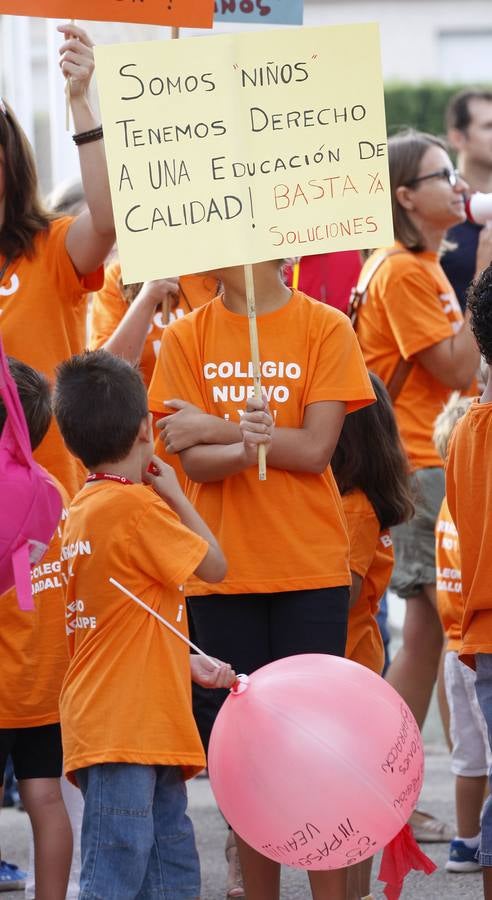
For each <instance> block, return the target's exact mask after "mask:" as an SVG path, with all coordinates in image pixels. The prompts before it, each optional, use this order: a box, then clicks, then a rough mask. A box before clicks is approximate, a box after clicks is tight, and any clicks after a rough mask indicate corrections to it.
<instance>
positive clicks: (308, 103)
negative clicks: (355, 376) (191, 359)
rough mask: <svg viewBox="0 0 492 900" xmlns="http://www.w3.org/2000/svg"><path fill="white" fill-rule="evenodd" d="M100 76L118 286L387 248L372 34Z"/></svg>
mask: <svg viewBox="0 0 492 900" xmlns="http://www.w3.org/2000/svg"><path fill="white" fill-rule="evenodd" d="M96 66H97V71H98V86H99V94H100V99H101V109H102V115H103V121H104V131H105V138H106V152H107V158H108V166H109V171H110V181H111V187H112V197H113V205H114V210H115V218H116V222H117V234H118V249H119V254H120V259H121V266H122V273H123V279H124V281H125V282H134V281H142V280H148V279H154V278H160V277H164V276H166V275H170V274H173V273H174V272H176V271H179V272H180V273H181V274H187V273H188V272H198V271H204V270H207V269H215V268H217V267H219V266H233V265H243V264H245V263H255V262H258V261H260V260H266V259H278V258H281V257H284V256H292V255H301V254H302V255H306V254H312V253H321V252H326V251H334V250H346V249H359V248H361V247H364V248H368V247H377V246H385V245H387V244H389V243H391V242H392V239H393V230H392V218H391V204H390V199H389V190H388V188H389V178H388V166H387V159H386V150H385V140H386V125H385V117H384V98H383V87H382V78H381V71H380V60H379V40H378V33H377V26H375V25H351V26H336V27H323V28H303V29H285V30H283V31H270V30H268V31H263V32H261V31H260V32H255V33H254V34H235V35H221V36H215V37H213V38H200V39H199V40H197V39H196V38H191V39H187V40H184V41H179V43H177V42H174V41H173V42H169V41H166V43H165V44H164V43H159V42H157V41H156V42H152V43H148V42H147V43H141V44H127V45H122V44H119V45H114V46H104V47H102V46H101V47H98V48H96ZM370 147H372V148H373V150H371V151H370V152H369V149H370ZM378 148H379V149H378Z"/></svg>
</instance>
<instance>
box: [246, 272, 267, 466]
mask: <svg viewBox="0 0 492 900" xmlns="http://www.w3.org/2000/svg"><path fill="white" fill-rule="evenodd" d="M244 280H245V282H246V306H247V310H248V324H249V343H250V347H251V361H252V363H253V384H254V389H255V397H257V398H258V399H260V400H261V371H260V350H259V346H258V329H257V327H256V301H255V283H254V279H253V267H252V266H251V264H248V265H245V266H244ZM258 478H259V479H260V481H266V450H265V445H264V444H259V446H258Z"/></svg>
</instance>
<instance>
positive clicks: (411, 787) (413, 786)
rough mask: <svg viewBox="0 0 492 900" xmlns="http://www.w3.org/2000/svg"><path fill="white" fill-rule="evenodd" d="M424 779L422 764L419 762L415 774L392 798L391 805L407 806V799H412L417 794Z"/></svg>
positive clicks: (398, 807) (396, 807)
mask: <svg viewBox="0 0 492 900" xmlns="http://www.w3.org/2000/svg"><path fill="white" fill-rule="evenodd" d="M423 780H424V764H423V763H421V764H420V766H419V770H418V772H417V774H416V775H415V776H414V777H413V778H412V780H411V781H410V782H409V783H408V784H407V785H406V787H404V788H403V790H402V791H400V793H399V794H398V796H397V797H395V799H394V800H393V807H394V808H395V809H401V808H402V807H403V806H407V804H408V803H409V801H411V800H412V798H413V797H415V796H417V797H418V796H419V794H420V791H421V788H422V783H423Z"/></svg>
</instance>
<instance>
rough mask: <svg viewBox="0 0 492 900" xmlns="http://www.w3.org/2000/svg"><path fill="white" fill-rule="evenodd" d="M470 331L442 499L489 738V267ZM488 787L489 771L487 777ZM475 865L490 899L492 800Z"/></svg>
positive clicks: (466, 650)
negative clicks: (473, 367) (468, 390)
mask: <svg viewBox="0 0 492 900" xmlns="http://www.w3.org/2000/svg"><path fill="white" fill-rule="evenodd" d="M468 310H469V314H470V318H471V327H472V330H473V333H474V335H475V338H476V340H477V344H478V346H479V348H480V352H481V354H482V356H483V358H484V360H485V362H486V363H487V367H488V372H489V377H488V381H487V385H486V387H485V390H484V392H483V394H482V396H481V397H480V399H479V400H474V401H473V402H472V404H471V406H470V408H469V409H468V411H467V413H466V414H465V415H464V416H463V418H462V419H461V420H460V421H459V422H458V424H457V426H456V428H455V430H454V433H453V435H452V437H451V442H450V447H449V453H448V460H447V465H446V495H447V499H448V506H449V511H450V513H451V515H452V517H453V521H454V524H455V525H456V529H457V532H458V537H459V543H460V553H461V583H462V594H463V614H462V618H461V648H460V651H459V655H460V659H462V660H463V661H464V662H466V663H468V665H469V666H471V667H472V668H475V669H476V673H477V675H476V683H475V690H476V693H477V697H478V702H479V704H480V708H481V710H482V713H483V715H484V718H485V721H486V723H487V729H488V735H489V744H490V741H491V735H492V588H491V582H490V550H491V547H492V467H491V460H492V378H491V371H492V266H489V267H488V268H487V269H485V270H484V271H483V272H482V274H481V275H480V277H479V278H478V279H477V280H476V281H475V282H474V283H473V285H472V286H471V288H470V289H469V292H468ZM489 782H490V772H489ZM481 825H482V829H481V836H480V849H479V854H478V861H479V863H480V865H481V866H482V868H483V884H484V897H485V900H492V800H491V797H490V795H489V797H488V799H487V801H486V803H485V806H484V810H483V813H482V823H481Z"/></svg>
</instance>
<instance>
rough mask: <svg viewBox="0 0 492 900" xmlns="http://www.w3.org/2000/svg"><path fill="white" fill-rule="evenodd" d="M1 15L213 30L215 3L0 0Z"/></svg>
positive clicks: (184, 0)
mask: <svg viewBox="0 0 492 900" xmlns="http://www.w3.org/2000/svg"><path fill="white" fill-rule="evenodd" d="M0 14H6V15H11V16H45V17H46V18H48V19H63V18H67V19H82V20H84V19H91V20H95V21H97V22H139V23H140V24H147V25H182V26H188V27H190V28H211V27H212V24H213V15H214V0H0Z"/></svg>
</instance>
